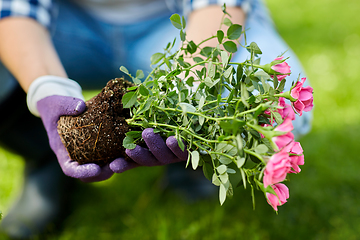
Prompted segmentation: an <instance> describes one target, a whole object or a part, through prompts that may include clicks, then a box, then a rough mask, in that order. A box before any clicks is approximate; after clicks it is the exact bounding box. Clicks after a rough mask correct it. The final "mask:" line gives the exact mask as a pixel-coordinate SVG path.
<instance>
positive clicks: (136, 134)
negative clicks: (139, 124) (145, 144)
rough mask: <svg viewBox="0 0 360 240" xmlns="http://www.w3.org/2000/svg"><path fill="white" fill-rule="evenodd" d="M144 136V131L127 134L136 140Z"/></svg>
mask: <svg viewBox="0 0 360 240" xmlns="http://www.w3.org/2000/svg"><path fill="white" fill-rule="evenodd" d="M141 134H142V131H130V132H127V133H125V135H126V136H129V137H132V138H134V139H136V138H140V137H141Z"/></svg>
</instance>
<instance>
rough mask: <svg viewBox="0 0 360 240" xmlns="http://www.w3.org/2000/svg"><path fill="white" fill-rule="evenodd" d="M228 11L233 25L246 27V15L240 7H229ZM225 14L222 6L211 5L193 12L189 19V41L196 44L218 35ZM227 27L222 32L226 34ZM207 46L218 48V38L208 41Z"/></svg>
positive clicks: (223, 27) (187, 31)
mask: <svg viewBox="0 0 360 240" xmlns="http://www.w3.org/2000/svg"><path fill="white" fill-rule="evenodd" d="M226 11H227V12H228V13H229V14H230V15H231V17H229V16H227V17H228V18H229V19H230V20H231V21H232V23H234V24H235V23H236V24H240V25H242V26H243V25H244V23H245V13H244V11H243V10H242V9H241V8H240V7H229V8H226ZM223 15H224V13H223V12H222V10H221V6H217V5H211V6H208V7H205V8H202V9H199V10H195V11H193V12H192V13H191V14H190V15H189V18H188V22H187V29H186V35H187V39H189V40H193V41H194V42H195V43H196V44H197V43H200V42H201V41H202V40H205V39H206V38H208V37H211V36H214V35H216V33H217V31H218V30H219V27H220V24H221V20H222V17H223ZM226 29H227V27H226V26H222V30H223V31H224V32H225V33H226ZM206 44H207V46H211V47H216V45H217V44H218V41H217V39H216V38H214V39H211V40H210V41H208V42H207V43H206Z"/></svg>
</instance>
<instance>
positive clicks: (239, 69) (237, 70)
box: [236, 65, 244, 82]
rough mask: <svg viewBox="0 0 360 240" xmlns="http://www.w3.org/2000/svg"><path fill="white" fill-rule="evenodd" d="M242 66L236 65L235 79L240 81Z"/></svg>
mask: <svg viewBox="0 0 360 240" xmlns="http://www.w3.org/2000/svg"><path fill="white" fill-rule="evenodd" d="M243 71H244V70H243V67H242V66H241V65H238V66H237V69H236V80H237V81H238V82H240V81H241V79H242V76H243Z"/></svg>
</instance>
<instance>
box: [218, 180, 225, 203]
mask: <svg viewBox="0 0 360 240" xmlns="http://www.w3.org/2000/svg"><path fill="white" fill-rule="evenodd" d="M219 200H220V204H221V205H223V204H224V202H225V200H226V188H225V186H224V184H220V189H219Z"/></svg>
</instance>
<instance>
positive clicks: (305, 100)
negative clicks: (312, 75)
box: [290, 78, 314, 116]
mask: <svg viewBox="0 0 360 240" xmlns="http://www.w3.org/2000/svg"><path fill="white" fill-rule="evenodd" d="M305 80H306V78H302V79H301V81H299V82H297V83H296V85H295V87H294V88H293V89H291V93H290V94H291V97H293V98H295V99H296V101H295V102H293V103H292V105H293V107H294V109H295V111H296V112H297V113H298V114H299V115H300V116H301V115H302V111H305V112H308V111H310V110H311V109H312V108H313V106H314V105H313V101H314V97H313V88H312V87H310V86H307V87H303V84H304V82H305Z"/></svg>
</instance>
